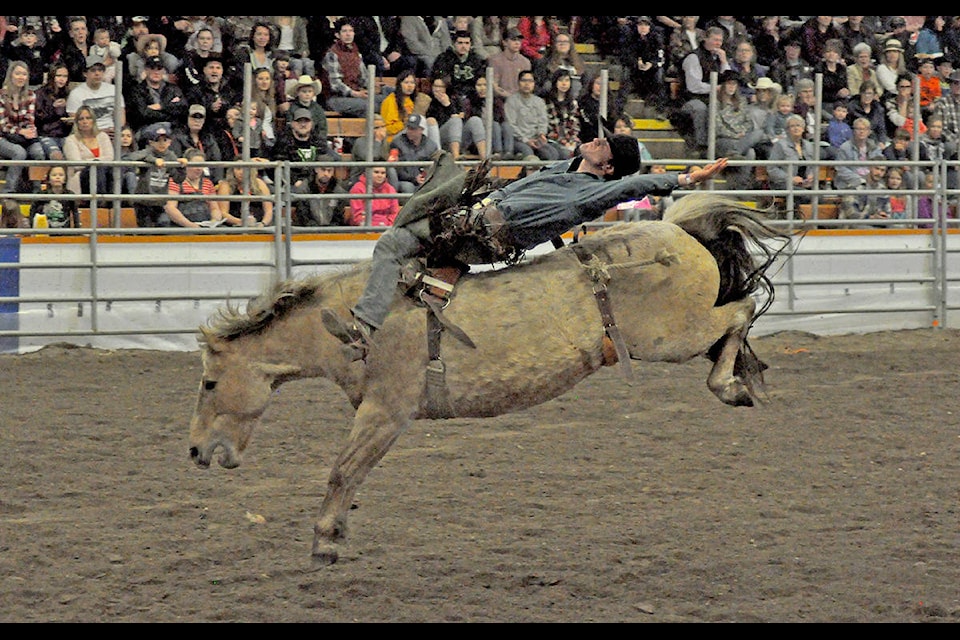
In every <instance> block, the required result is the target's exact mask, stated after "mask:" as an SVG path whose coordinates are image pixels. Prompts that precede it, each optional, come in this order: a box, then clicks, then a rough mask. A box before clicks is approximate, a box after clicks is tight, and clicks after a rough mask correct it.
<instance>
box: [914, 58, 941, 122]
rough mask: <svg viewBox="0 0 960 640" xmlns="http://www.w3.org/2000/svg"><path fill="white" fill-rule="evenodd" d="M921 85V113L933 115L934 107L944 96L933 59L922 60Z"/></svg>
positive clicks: (919, 75)
mask: <svg viewBox="0 0 960 640" xmlns="http://www.w3.org/2000/svg"><path fill="white" fill-rule="evenodd" d="M917 77H918V79H919V84H920V112H921V113H922V114H923V115H924V116H927V115H929V114H930V113H933V105H934V103H935V102H936V101H937V99H938V98H940V96H941V95H943V93H942V91H941V90H940V77H939V76H937V68H936V65H934V64H933V59H932V58H922V59H921V60H920V61H919V66H918V76H917Z"/></svg>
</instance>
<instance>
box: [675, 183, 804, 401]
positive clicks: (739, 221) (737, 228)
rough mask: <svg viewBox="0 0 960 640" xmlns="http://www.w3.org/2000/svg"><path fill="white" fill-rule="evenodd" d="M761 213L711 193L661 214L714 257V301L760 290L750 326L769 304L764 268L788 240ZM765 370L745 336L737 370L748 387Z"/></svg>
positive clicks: (683, 201) (685, 200)
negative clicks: (717, 283)
mask: <svg viewBox="0 0 960 640" xmlns="http://www.w3.org/2000/svg"><path fill="white" fill-rule="evenodd" d="M764 217H765V214H764V212H760V211H757V210H756V209H753V208H751V207H748V206H747V205H745V204H743V203H741V202H738V201H737V200H734V199H733V198H730V197H725V196H718V195H715V194H711V193H709V192H698V193H691V194H690V195H686V196H684V197H682V198H678V199H677V200H676V202H674V204H673V205H671V206H670V207H669V208H668V209H667V210H666V211H665V212H664V215H663V219H664V221H666V222H671V223H673V224H675V225H677V226H679V227H680V228H681V229H683V230H684V231H686V232H687V233H689V234H690V235H691V236H693V237H694V238H696V239H697V240H698V241H699V242H700V243H701V244H702V245H703V246H704V247H706V248H707V250H708V251H709V252H710V254H711V255H712V256H713V258H714V260H716V261H717V267H719V269H720V289H719V291H718V292H717V300H716V305H718V306H719V305H723V304H726V303H728V302H733V301H735V300H742V299H743V298H745V297H746V296H749V295H753V294H755V293H758V292H759V293H760V294H761V296H762V298H763V301H762V303H761V304H759V305H758V307H757V311H756V312H755V313H754V316H753V321H751V323H750V326H751V327H752V326H753V322H754V321H756V319H757V318H759V317H760V316H761V315H763V314H764V313H766V311H767V310H768V309H769V308H770V305H772V304H773V297H774V290H773V283H772V282H771V281H770V279H769V277H768V276H767V269H769V268H770V266H771V265H772V264H773V262H774V261H775V260H776V259H777V257H778V256H779V255H780V254H781V253H782V252H783V251H784V250H785V249H786V248H787V247H788V246H789V244H790V236H789V235H788V234H786V233H783V232H781V231H779V230H778V229H776V228H774V227H772V226H771V225H769V224H767V222H766V221H765V220H764ZM771 243H772V244H773V245H774V246H771ZM777 244H779V245H780V246H776V245H777ZM720 344H721V343H720V342H718V343H717V344H715V345H714V346H713V347H712V348H711V349H710V351H709V352H708V354H707V355H708V356H709V358H710V359H711V360H713V361H714V362H716V360H717V357H718V356H719V348H720ZM765 368H766V365H764V364H763V363H762V362H761V361H760V360H759V359H758V358H757V357H756V355H755V354H754V353H753V349H752V348H751V347H750V345H749V344H748V342H747V340H746V337H744V340H743V346H742V347H741V349H740V353H738V354H737V362H736V366H735V373H736V374H737V375H740V376H741V377H742V378H743V379H744V380H745V381H746V382H747V384H748V386H751V384H752V382H751V381H756V382H757V383H759V384H760V385H762V382H763V378H762V372H763V369H765Z"/></svg>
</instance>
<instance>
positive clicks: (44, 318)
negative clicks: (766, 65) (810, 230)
mask: <svg viewBox="0 0 960 640" xmlns="http://www.w3.org/2000/svg"><path fill="white" fill-rule="evenodd" d="M334 238H335V236H313V237H310V238H306V239H297V240H295V241H294V242H293V243H292V246H291V253H292V258H293V259H294V261H295V263H307V264H300V265H299V266H295V267H294V269H293V276H294V277H301V276H306V275H310V274H314V273H318V272H321V271H324V270H328V269H336V268H340V267H341V266H343V265H345V264H347V263H349V262H352V261H355V260H358V259H364V258H369V257H370V255H371V253H372V250H373V244H374V242H375V238H376V236H367V237H362V236H358V237H355V238H352V239H348V240H343V239H334ZM339 238H342V236H340V237H339ZM934 241H935V238H934V237H933V236H931V235H929V234H922V233H916V232H903V233H890V232H884V233H882V234H869V233H868V234H855V233H852V232H845V233H844V232H841V233H839V234H838V233H835V232H830V233H820V234H812V235H809V236H808V237H806V238H804V240H803V241H802V243H801V245H800V247H799V253H798V254H797V255H796V256H794V258H793V259H792V260H791V261H790V262H789V263H784V264H778V265H776V268H775V269H774V271H775V272H774V273H772V275H773V277H774V282H775V285H776V299H775V303H774V305H773V307H772V308H771V310H770V311H769V312H768V314H767V315H765V316H763V317H762V318H761V319H760V320H759V321H758V322H757V324H756V326H755V327H754V329H753V335H765V334H770V333H776V332H779V331H785V330H799V331H807V332H810V333H815V334H820V335H829V334H843V333H865V332H872V331H880V330H886V329H908V328H924V327H930V326H931V325H932V324H934V323H937V324H939V325H941V326H956V325H960V314H958V313H957V312H955V311H954V312H951V314H952V317H951V315H950V314H948V315H947V317H945V318H937V317H936V316H935V314H934V311H933V310H932V308H933V307H934V306H936V302H937V298H938V293H937V291H936V287H935V286H934V285H933V283H932V282H930V281H929V280H930V279H931V277H932V273H933V271H934V264H933V263H934V262H935V257H934V254H932V253H930V251H931V250H932V247H933V246H934V244H933V243H934ZM949 243H950V244H952V247H951V249H952V250H953V251H957V250H958V249H960V236H958V235H951V236H949ZM19 250H20V255H19V260H20V264H21V265H22V266H23V267H26V268H22V269H21V270H20V282H19V291H20V293H19V295H20V296H22V297H23V299H24V300H37V301H36V302H30V301H23V302H20V303H19V311H18V313H16V314H15V315H16V322H15V323H14V324H16V325H17V326H16V327H14V330H16V331H19V332H21V335H19V336H18V337H17V338H16V340H17V344H16V348H14V349H11V348H10V347H11V345H10V344H9V342H10V339H9V338H6V339H5V347H6V348H5V349H4V351H7V352H11V351H13V352H21V353H22V352H28V351H33V350H36V349H39V348H41V347H43V346H45V345H48V344H53V343H68V344H76V345H79V346H92V347H95V348H103V349H158V350H175V351H191V350H195V349H196V348H197V343H196V332H195V330H196V328H197V327H199V326H200V325H201V324H203V323H204V322H206V321H207V319H208V318H209V317H210V316H211V315H212V314H214V313H216V311H217V310H218V309H219V308H221V307H222V305H223V304H224V300H226V301H228V302H229V303H231V304H235V305H243V304H244V303H245V302H246V301H247V300H248V299H249V298H251V297H253V296H255V295H257V294H258V293H260V292H261V291H263V290H265V289H266V288H268V287H269V286H270V285H271V284H272V282H273V279H274V277H275V269H274V268H273V266H272V265H274V264H275V263H276V261H277V260H276V248H275V244H274V243H273V238H272V236H257V237H253V236H251V237H246V236H244V237H241V238H240V239H238V237H237V236H234V237H230V238H226V237H223V238H219V239H218V238H214V237H208V238H198V239H193V238H189V239H186V240H184V238H177V239H176V240H170V239H162V238H155V237H154V238H143V237H124V238H108V239H101V240H100V241H99V242H98V244H97V249H96V251H97V262H98V263H99V264H100V265H101V266H100V268H98V269H97V270H96V271H95V274H92V272H91V269H89V268H87V267H81V266H70V265H80V264H82V263H85V262H89V261H90V247H89V245H88V243H87V242H86V241H85V240H75V241H70V240H64V239H57V240H52V239H46V240H44V239H42V238H30V239H24V241H23V242H22V244H21V246H20V247H19ZM549 250H550V247H549V246H548V245H547V246H544V247H539V248H537V249H536V250H535V251H533V252H532V253H533V254H537V253H541V252H544V251H549ZM845 251H855V253H850V254H843V252H845ZM820 252H830V253H832V254H834V253H835V255H816V254H818V253H820ZM808 254H811V255H808ZM311 262H312V263H313V264H309V263H311ZM320 262H323V264H319V263H320ZM223 263H226V264H223ZM38 265H42V266H43V268H39V269H38V268H29V267H35V266H38ZM947 272H948V278H953V279H954V280H957V281H960V262H958V259H957V257H956V255H955V254H954V255H949V254H948V260H947ZM913 278H916V280H912V279H913ZM93 280H95V285H96V291H97V296H96V300H92V299H89V298H90V296H91V293H90V292H91V290H92V289H93V285H94V282H93ZM841 280H842V281H844V282H840V281H841ZM868 280H869V281H868ZM811 281H816V282H817V284H812V285H809V286H806V285H802V284H799V283H802V282H811ZM833 281H836V282H833ZM851 281H852V282H851ZM791 283H793V285H791ZM949 287H950V290H949V295H948V298H949V302H951V303H952V304H953V305H955V306H956V305H957V303H958V302H957V301H958V300H960V282H951V283H949ZM4 295H8V294H4ZM84 297H86V298H88V299H87V300H76V299H77V298H84ZM45 298H46V299H54V300H56V301H54V302H49V301H42V300H43V299H45ZM130 298H137V299H134V300H131V299H130ZM172 298H181V299H179V300H177V299H172ZM64 299H66V300H64ZM615 304H616V301H614V305H615ZM8 306H9V305H8ZM890 309H903V311H890ZM851 310H860V311H858V312H856V313H852V312H851ZM0 315H3V314H0ZM10 328H11V326H10V317H9V316H7V317H6V319H5V324H4V326H0V329H2V330H9V329H10ZM131 328H133V330H135V331H136V332H137V333H134V334H127V333H126V332H129V331H130V330H131ZM58 333H59V334H69V335H51V334H58ZM30 334H36V335H30Z"/></svg>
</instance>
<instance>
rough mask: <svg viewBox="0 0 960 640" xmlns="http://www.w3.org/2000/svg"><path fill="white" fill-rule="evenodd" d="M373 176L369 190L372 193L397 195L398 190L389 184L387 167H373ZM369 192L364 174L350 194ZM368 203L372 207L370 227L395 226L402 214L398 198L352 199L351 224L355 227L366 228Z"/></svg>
mask: <svg viewBox="0 0 960 640" xmlns="http://www.w3.org/2000/svg"><path fill="white" fill-rule="evenodd" d="M371 175H372V176H373V184H372V185H371V188H370V190H369V192H370V193H375V194H378V195H383V194H395V193H397V190H396V189H394V188H393V185H391V184H390V183H389V182H387V168H386V167H373V169H372V171H371ZM367 192H368V190H367V176H366V174H363V175H361V176H360V179H359V180H357V183H356V184H355V185H353V186H352V187H351V188H350V193H352V194H361V193H367ZM368 202H369V203H370V206H371V214H370V226H372V227H390V226H393V221H394V220H395V219H396V217H397V214H398V213H400V201H399V200H398V199H396V198H375V199H363V198H354V199H351V200H350V215H351V219H350V221H349V222H350V224H352V225H353V226H355V227H363V226H366V219H367V213H366V208H367V203H368Z"/></svg>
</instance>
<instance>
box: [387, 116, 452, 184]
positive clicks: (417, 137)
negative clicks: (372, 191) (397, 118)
mask: <svg viewBox="0 0 960 640" xmlns="http://www.w3.org/2000/svg"><path fill="white" fill-rule="evenodd" d="M426 130H427V118H426V117H425V116H421V115H419V114H416V113H415V114H413V115H412V116H410V117H409V118H407V126H406V127H405V128H404V130H403V131H402V132H401V133H400V134H399V135H397V136H395V137H394V138H393V142H391V143H390V150H391V151H393V150H394V149H396V150H397V160H399V161H401V162H415V161H421V162H422V163H423V164H422V165H421V166H420V167H417V166H398V167H397V177H398V178H399V181H400V186H399V188H398V189H397V191H399V192H400V193H413V192H414V191H416V190H417V188H419V187H420V185H422V184H423V183H424V182H425V181H426V173H427V172H426V169H427V167H428V166H430V165H431V164H433V154H435V153H437V152H438V151H440V147H438V146H437V143H435V142H434V141H433V140H431V139H430V138H428V137H427V133H426Z"/></svg>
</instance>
